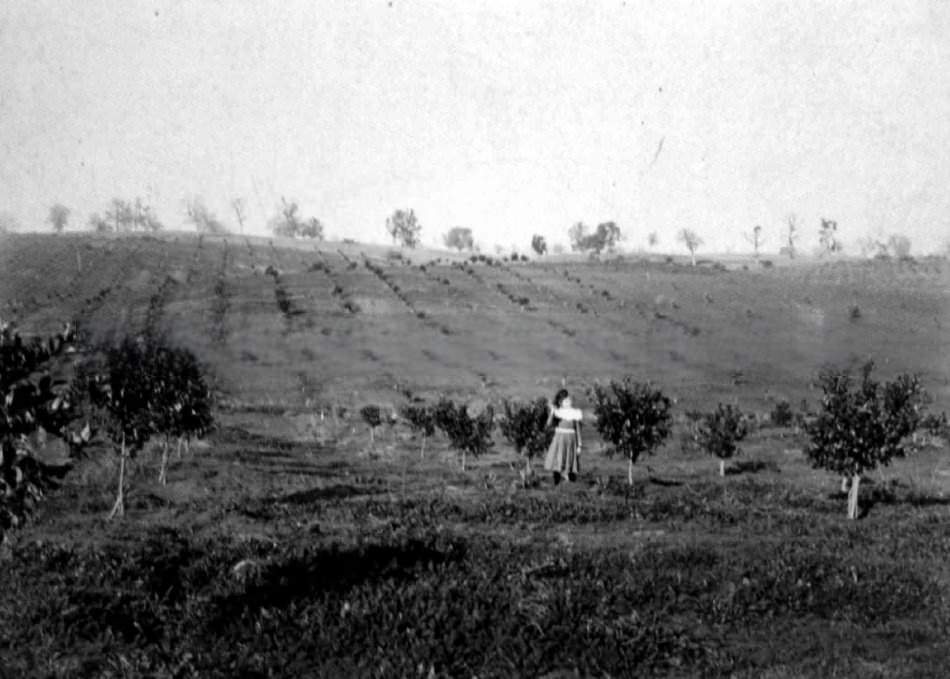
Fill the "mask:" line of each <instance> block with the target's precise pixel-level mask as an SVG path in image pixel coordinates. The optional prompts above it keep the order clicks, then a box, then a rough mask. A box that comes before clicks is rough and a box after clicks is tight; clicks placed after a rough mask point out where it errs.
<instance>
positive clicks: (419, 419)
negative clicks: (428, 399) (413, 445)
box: [402, 403, 435, 459]
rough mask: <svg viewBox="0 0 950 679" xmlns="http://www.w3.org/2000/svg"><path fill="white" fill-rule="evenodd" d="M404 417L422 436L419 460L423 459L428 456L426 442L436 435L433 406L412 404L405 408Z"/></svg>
mask: <svg viewBox="0 0 950 679" xmlns="http://www.w3.org/2000/svg"><path fill="white" fill-rule="evenodd" d="M402 416H403V417H404V418H406V421H407V422H409V426H410V427H411V428H412V430H413V431H414V432H416V433H417V434H422V445H421V446H420V448H419V459H423V458H424V457H425V454H426V441H427V440H428V438H429V437H430V436H432V435H433V434H434V433H435V413H434V412H433V410H432V408H431V406H428V405H426V404H424V403H411V404H409V405H407V406H406V407H405V408H403V410H402Z"/></svg>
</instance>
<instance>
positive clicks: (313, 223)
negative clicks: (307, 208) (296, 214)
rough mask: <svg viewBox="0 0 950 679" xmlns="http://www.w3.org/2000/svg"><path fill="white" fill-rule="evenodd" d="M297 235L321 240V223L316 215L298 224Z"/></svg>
mask: <svg viewBox="0 0 950 679" xmlns="http://www.w3.org/2000/svg"><path fill="white" fill-rule="evenodd" d="M297 235H299V236H300V237H301V238H312V239H313V240H323V224H322V223H321V222H320V220H319V219H317V218H316V217H311V218H310V219H307V220H305V221H304V222H303V224H301V225H300V229H299V230H298V231H297Z"/></svg>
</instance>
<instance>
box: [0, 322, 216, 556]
mask: <svg viewBox="0 0 950 679" xmlns="http://www.w3.org/2000/svg"><path fill="white" fill-rule="evenodd" d="M211 424H212V415H211V390H210V388H209V386H208V384H207V382H206V380H205V377H204V374H203V371H202V369H201V366H200V365H199V363H198V361H197V359H196V358H195V357H194V355H193V354H192V353H191V352H190V351H188V350H186V349H182V348H178V347H173V346H169V345H168V344H167V343H166V342H164V341H162V340H161V339H158V338H155V337H150V336H146V337H143V338H139V339H125V340H123V341H122V342H121V343H119V344H117V345H115V346H111V347H98V348H89V347H85V346H83V344H82V342H80V339H79V336H78V334H77V332H76V330H75V328H73V327H72V326H69V325H67V326H66V327H65V328H64V330H63V331H62V332H59V333H56V334H54V335H52V336H50V337H48V338H36V337H34V338H27V337H24V336H22V335H21V334H20V333H19V332H17V331H16V330H15V329H14V328H13V327H12V326H10V325H6V324H0V537H2V536H3V534H4V533H5V532H6V531H7V530H9V529H11V528H14V527H16V526H17V525H19V524H20V523H21V522H22V521H23V519H24V518H25V517H26V516H27V515H28V514H29V513H30V512H31V511H32V510H33V508H34V507H35V506H36V504H37V503H38V502H39V501H40V500H41V499H42V497H43V496H44V494H45V493H46V492H47V491H48V490H49V488H50V487H52V486H55V485H56V481H57V478H58V477H61V476H62V475H63V474H64V473H65V471H66V470H68V468H69V463H67V464H65V465H55V466H54V465H49V464H46V463H44V462H43V461H41V456H40V455H39V453H40V450H39V448H40V447H41V446H42V442H43V440H44V439H47V438H48V437H57V438H59V439H61V440H62V441H63V442H64V444H65V445H66V446H67V448H68V450H69V457H70V462H71V461H72V460H73V459H75V458H76V457H77V456H80V455H82V454H83V453H85V452H86V451H88V450H90V447H95V446H96V445H97V444H102V443H106V444H107V445H108V446H109V447H111V448H113V449H114V450H115V452H116V453H117V455H118V458H119V472H118V475H119V478H118V488H117V493H116V500H115V503H114V505H113V507H112V511H111V512H110V517H112V516H116V515H121V514H123V513H124V511H125V485H126V468H127V463H128V460H129V458H130V457H133V456H135V455H136V454H137V453H138V452H139V451H140V450H141V449H142V448H143V447H144V446H145V444H146V443H147V442H148V441H149V440H151V439H153V438H156V437H157V438H158V439H159V440H160V441H161V442H162V451H163V452H162V461H161V469H160V471H159V481H160V482H161V483H165V482H166V479H167V469H168V461H169V448H170V446H171V445H173V444H174V443H177V445H178V451H179V456H180V454H181V446H182V445H183V444H184V445H187V442H188V441H189V440H190V439H191V438H192V437H195V436H201V435H203V434H204V433H205V432H207V431H208V430H209V428H210V427H211Z"/></svg>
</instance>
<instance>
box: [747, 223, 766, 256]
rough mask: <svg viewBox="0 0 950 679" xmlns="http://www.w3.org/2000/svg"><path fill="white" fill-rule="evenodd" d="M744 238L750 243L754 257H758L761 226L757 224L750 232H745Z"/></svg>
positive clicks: (760, 243)
mask: <svg viewBox="0 0 950 679" xmlns="http://www.w3.org/2000/svg"><path fill="white" fill-rule="evenodd" d="M745 239H746V240H747V241H749V243H751V244H752V252H753V253H754V255H755V258H756V259H758V258H759V248H760V247H761V245H762V227H761V226H759V225H758V224H756V225H755V227H754V228H753V229H752V233H747V234H745Z"/></svg>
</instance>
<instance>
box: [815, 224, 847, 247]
mask: <svg viewBox="0 0 950 679" xmlns="http://www.w3.org/2000/svg"><path fill="white" fill-rule="evenodd" d="M818 243H819V245H820V247H821V252H822V254H826V255H830V254H834V253H835V252H841V250H843V248H842V246H841V241H839V240H838V222H836V221H835V220H833V219H825V218H824V217H822V218H821V228H820V229H819V230H818Z"/></svg>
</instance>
